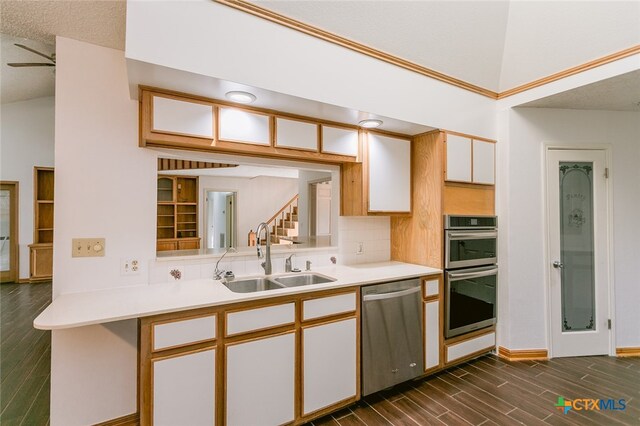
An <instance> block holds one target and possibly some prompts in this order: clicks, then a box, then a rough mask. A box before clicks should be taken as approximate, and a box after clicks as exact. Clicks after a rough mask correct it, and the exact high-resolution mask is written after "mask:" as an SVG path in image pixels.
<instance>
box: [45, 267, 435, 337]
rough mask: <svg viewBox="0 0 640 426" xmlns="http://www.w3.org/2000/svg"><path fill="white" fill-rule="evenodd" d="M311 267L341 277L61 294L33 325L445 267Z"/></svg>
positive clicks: (101, 319)
mask: <svg viewBox="0 0 640 426" xmlns="http://www.w3.org/2000/svg"><path fill="white" fill-rule="evenodd" d="M311 272H317V273H319V274H323V275H328V276H330V277H332V278H336V281H334V282H330V283H326V284H313V285H307V286H302V287H291V288H283V289H278V290H268V291H259V292H254V293H234V292H232V291H231V290H229V289H228V288H227V287H225V286H224V285H223V284H222V283H221V282H220V281H215V280H213V279H199V280H192V281H180V282H175V283H167V284H151V285H142V286H134V287H119V288H112V289H107V290H98V291H90V292H83V293H69V294H63V295H60V296H58V297H57V298H56V299H55V300H54V301H53V303H51V304H50V305H49V306H48V307H47V308H46V309H45V310H44V311H43V312H42V313H41V314H40V315H38V317H37V318H36V319H35V320H34V321H33V325H34V327H35V328H38V329H41V330H59V329H65V328H74V327H81V326H85V325H92V324H102V323H107V322H112V321H120V320H126V319H132V318H140V317H145V316H149V315H157V314H164V313H168V312H177V311H183V310H187V309H196V308H204V307H208V306H216V305H225V304H229V303H236V302H242V301H247V300H258V299H268V298H270V297H275V296H284V295H290V294H298V293H307V292H311V291H318V290H325V289H332V288H340V287H348V286H352V285H364V284H372V283H377V282H384V281H391V280H398V279H405V278H413V277H421V276H425V275H431V274H437V273H440V272H442V271H441V270H440V269H435V268H429V267H426V266H420V265H413V264H409V263H400V262H381V263H369V264H361V265H351V266H344V265H334V266H330V267H324V268H314V269H313V271H311ZM275 275H276V276H277V275H279V274H275ZM241 278H243V277H236V279H241Z"/></svg>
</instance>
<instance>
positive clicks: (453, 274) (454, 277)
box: [449, 268, 498, 280]
mask: <svg viewBox="0 0 640 426" xmlns="http://www.w3.org/2000/svg"><path fill="white" fill-rule="evenodd" d="M497 272H498V268H491V269H487V270H486V271H478V272H449V278H450V279H452V280H460V279H464V278H480V277H488V276H489V275H495V274H496V273H497Z"/></svg>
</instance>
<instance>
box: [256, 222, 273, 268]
mask: <svg viewBox="0 0 640 426" xmlns="http://www.w3.org/2000/svg"><path fill="white" fill-rule="evenodd" d="M263 229H264V232H265V238H266V239H267V241H266V246H265V250H264V251H265V253H264V254H263V253H262V245H261V243H260V233H261V232H262V230H263ZM256 246H257V247H258V259H263V258H264V262H262V263H261V264H260V266H262V267H263V268H264V274H265V275H271V233H270V232H269V225H267V224H266V223H265V222H262V223H261V224H260V225H258V229H256Z"/></svg>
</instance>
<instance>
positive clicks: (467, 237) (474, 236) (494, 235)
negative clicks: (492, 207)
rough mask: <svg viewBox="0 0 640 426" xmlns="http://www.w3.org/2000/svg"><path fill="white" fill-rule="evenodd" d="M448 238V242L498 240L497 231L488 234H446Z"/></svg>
mask: <svg viewBox="0 0 640 426" xmlns="http://www.w3.org/2000/svg"><path fill="white" fill-rule="evenodd" d="M447 235H448V237H449V239H450V240H461V239H465V240H484V239H487V238H498V232H497V231H489V232H451V231H449V232H448V234H447Z"/></svg>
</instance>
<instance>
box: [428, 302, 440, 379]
mask: <svg viewBox="0 0 640 426" xmlns="http://www.w3.org/2000/svg"><path fill="white" fill-rule="evenodd" d="M424 325H425V327H424V333H425V334H424V361H425V362H424V369H425V371H426V370H430V369H432V368H434V367H438V366H439V365H440V330H441V328H440V301H438V300H434V301H432V302H425V303H424Z"/></svg>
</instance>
